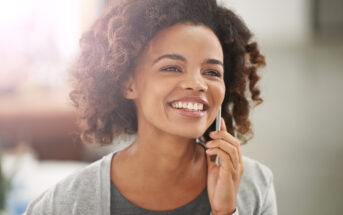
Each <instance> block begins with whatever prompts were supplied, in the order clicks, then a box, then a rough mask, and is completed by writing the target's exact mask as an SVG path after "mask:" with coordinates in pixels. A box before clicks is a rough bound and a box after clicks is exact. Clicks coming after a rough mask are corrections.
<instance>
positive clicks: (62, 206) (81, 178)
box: [25, 155, 110, 215]
mask: <svg viewBox="0 0 343 215" xmlns="http://www.w3.org/2000/svg"><path fill="white" fill-rule="evenodd" d="M109 156H110V155H107V156H105V157H103V158H102V159H101V160H98V161H96V162H94V163H91V164H90V165H88V166H87V167H85V168H83V169H81V170H79V171H76V172H74V173H73V174H71V175H69V176H68V177H66V178H65V179H63V180H62V181H60V182H58V183H57V184H56V185H55V186H53V187H51V188H50V189H48V190H47V191H45V192H44V193H42V194H41V195H40V196H39V197H37V198H36V199H35V200H33V201H32V202H31V203H30V204H29V206H28V207H27V210H26V213H25V214H27V215H31V214H74V212H75V209H77V211H78V212H77V214H81V213H80V212H82V211H83V210H89V208H90V207H91V208H92V210H94V211H98V210H101V208H100V205H101V204H99V203H100V202H101V201H103V200H105V199H106V193H104V192H102V188H103V187H104V186H107V183H106V180H103V179H104V178H106V177H107V174H108V178H109V171H106V170H107V167H108V168H109V165H110V161H109V160H110V159H109ZM104 170H105V171H104ZM109 183H110V181H108V186H109V185H110V184H109ZM108 198H109V194H108ZM72 211H73V212H72Z"/></svg>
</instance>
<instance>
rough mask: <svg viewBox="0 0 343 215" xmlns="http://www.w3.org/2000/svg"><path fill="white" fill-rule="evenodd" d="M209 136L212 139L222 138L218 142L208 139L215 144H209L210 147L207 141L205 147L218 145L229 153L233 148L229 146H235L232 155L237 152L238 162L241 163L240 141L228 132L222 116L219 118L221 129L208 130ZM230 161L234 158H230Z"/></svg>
mask: <svg viewBox="0 0 343 215" xmlns="http://www.w3.org/2000/svg"><path fill="white" fill-rule="evenodd" d="M210 137H211V138H212V139H214V140H222V141H220V142H215V141H210V142H214V143H216V144H213V145H212V144H211V145H212V147H210V145H209V143H210V142H209V143H207V144H206V147H208V148H214V147H219V148H221V149H222V150H224V151H225V152H226V153H228V154H230V151H232V150H233V149H232V148H231V147H230V145H231V146H232V147H234V148H235V152H234V153H232V157H234V156H235V155H236V154H237V159H238V162H239V163H241V164H243V161H242V153H241V148H240V142H239V140H237V139H236V138H235V137H233V136H232V135H231V134H230V133H229V132H227V128H226V124H225V121H224V119H223V118H221V130H220V131H213V132H210ZM232 162H234V158H232Z"/></svg>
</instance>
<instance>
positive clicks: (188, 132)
mask: <svg viewBox="0 0 343 215" xmlns="http://www.w3.org/2000/svg"><path fill="white" fill-rule="evenodd" d="M205 131H206V129H201V130H197V129H194V130H193V129H184V130H182V131H179V132H175V134H176V135H177V136H181V137H185V138H189V139H196V138H198V137H201V136H202V135H203V134H204V133H205Z"/></svg>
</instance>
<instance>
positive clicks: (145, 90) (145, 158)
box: [111, 23, 243, 214]
mask: <svg viewBox="0 0 343 215" xmlns="http://www.w3.org/2000/svg"><path fill="white" fill-rule="evenodd" d="M170 54H173V56H174V57H170ZM165 55H168V56H167V57H166V56H165ZM161 56H165V57H162V58H161ZM175 56H177V57H175ZM180 56H181V57H180ZM208 59H211V61H208ZM222 63H223V52H222V47H221V45H220V42H219V40H218V38H217V37H216V35H215V34H214V33H213V32H212V31H211V30H210V29H209V28H207V27H205V26H201V25H197V26H195V25H191V24H188V23H186V24H176V25H173V26H171V27H169V28H167V29H164V30H161V31H160V32H158V33H157V34H156V36H155V37H154V38H153V39H152V40H151V41H150V42H149V44H148V46H147V47H146V49H145V51H144V52H143V53H142V54H141V56H140V57H139V59H138V62H137V64H136V69H135V72H134V75H133V76H132V77H131V78H129V80H128V81H127V82H126V83H125V84H124V86H125V87H124V90H123V93H124V95H125V97H126V98H127V99H131V100H133V101H134V103H135V105H136V109H137V118H138V132H137V139H136V141H135V142H134V143H133V144H132V145H130V146H129V147H128V148H126V149H124V150H122V151H120V152H117V153H116V155H115V156H114V157H113V160H112V165H111V180H112V181H113V183H114V184H115V185H116V187H117V188H118V189H119V191H120V192H121V193H122V194H123V195H124V196H125V197H126V198H127V199H128V200H129V201H131V202H133V203H134V204H136V205H137V206H139V207H142V208H145V209H148V210H153V211H168V210H173V209H176V208H179V207H181V206H183V205H185V204H187V203H189V202H191V201H192V200H194V199H195V198H196V197H197V196H198V195H199V194H200V193H201V192H203V190H204V189H205V188H206V187H207V190H208V194H209V200H210V204H211V208H212V213H213V214H231V213H233V211H234V210H235V208H236V196H237V192H238V187H239V182H240V178H241V175H242V173H243V164H242V158H241V152H240V148H239V142H238V140H236V139H235V138H234V137H233V136H231V135H230V134H229V133H228V132H227V131H226V127H225V123H224V121H222V130H221V131H220V132H217V133H216V134H211V138H213V140H212V141H210V143H208V144H207V146H208V148H209V149H208V150H207V151H206V153H205V152H204V149H203V148H202V147H201V146H199V145H198V144H195V138H197V137H200V136H202V135H203V133H204V132H205V131H206V129H207V128H208V127H209V126H210V125H211V124H212V123H213V121H214V120H215V117H216V115H217V113H218V111H219V108H220V105H221V103H222V101H223V99H224V96H225V84H224V70H223V66H222V65H221V64H222ZM184 96H195V97H201V98H203V99H205V100H207V102H208V105H209V106H208V109H207V110H206V112H205V114H204V115H203V116H202V117H200V118H193V117H185V116H183V115H180V114H179V113H178V112H176V111H175V110H174V109H172V108H171V106H170V104H169V102H171V101H173V100H175V99H178V98H181V97H184ZM214 154H217V155H218V156H219V157H221V159H222V165H221V166H220V167H219V166H217V165H216V163H215V162H212V161H210V155H214ZM161 190H163V192H161Z"/></svg>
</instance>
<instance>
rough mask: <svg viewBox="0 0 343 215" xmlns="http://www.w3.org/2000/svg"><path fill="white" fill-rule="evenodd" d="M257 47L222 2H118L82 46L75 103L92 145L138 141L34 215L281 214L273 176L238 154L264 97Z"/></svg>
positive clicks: (56, 191)
mask: <svg viewBox="0 0 343 215" xmlns="http://www.w3.org/2000/svg"><path fill="white" fill-rule="evenodd" d="M250 39H251V33H250V32H249V30H248V29H247V28H246V27H245V25H244V24H243V22H242V21H241V20H240V19H239V18H238V17H237V16H236V15H235V14H234V13H232V12H231V11H230V10H228V9H225V8H223V7H220V6H218V5H217V4H216V1H214V0H199V1H191V0H141V1H136V0H123V1H119V2H118V3H117V4H116V5H114V6H113V8H111V9H110V10H108V11H107V12H106V13H105V14H104V15H103V16H102V17H101V18H100V19H99V20H98V21H97V22H96V23H95V24H94V25H93V26H92V27H91V29H90V30H89V31H88V32H86V33H85V34H84V35H83V37H82V38H81V56H80V59H79V60H78V61H77V63H76V64H75V66H74V68H73V70H72V76H73V78H74V90H73V91H72V92H71V94H70V95H71V98H72V100H73V101H74V104H75V106H76V107H77V108H78V109H79V111H80V113H81V125H82V129H83V130H82V139H83V140H84V142H85V143H93V142H97V143H99V144H103V145H104V144H109V143H112V141H113V139H116V138H117V137H118V136H119V135H121V134H123V133H126V134H133V133H134V134H136V135H137V138H136V139H135V141H134V142H133V143H132V144H131V145H130V146H129V147H127V148H125V149H123V150H120V151H119V150H116V151H114V152H112V153H110V154H109V155H108V156H106V157H104V158H103V159H101V160H99V161H97V162H95V163H93V164H92V165H90V166H89V167H87V168H85V169H84V170H82V171H80V172H77V173H75V174H73V175H71V176H70V177H68V178H66V179H65V180H63V181H61V182H60V183H58V184H57V185H56V186H54V187H53V188H51V189H49V190H48V191H46V192H45V193H44V194H42V195H41V196H40V197H38V198H37V199H36V200H35V201H33V202H32V203H31V204H30V205H29V207H28V209H27V214H46V213H47V214H105V215H109V214H200V215H202V214H207V215H208V214H210V213H212V214H213V215H214V214H238V213H239V214H276V213H277V211H276V201H275V192H274V186H273V180H272V173H271V171H270V170H269V169H268V167H266V166H264V165H263V164H260V163H259V162H257V161H254V160H251V159H249V158H247V157H244V156H242V154H241V150H240V142H242V143H245V142H247V141H248V139H249V134H251V133H252V131H251V129H250V122H249V119H248V115H249V105H250V104H249V102H248V96H247V92H248V91H249V92H250V96H251V101H252V102H254V103H255V104H258V103H260V102H261V101H262V99H261V98H260V97H259V93H260V92H259V90H258V89H257V88H256V83H257V81H258V79H259V76H258V75H257V74H256V73H257V69H258V67H260V66H262V65H264V57H263V56H262V55H261V54H260V53H259V50H258V48H257V45H256V43H251V41H250ZM221 108H222V110H223V111H222V113H223V118H222V119H221V122H220V124H221V129H220V130H219V131H216V132H213V130H214V128H213V127H214V124H215V123H214V120H215V119H216V116H217V114H218V112H219V110H220V109H221ZM218 122H219V121H218ZM250 138H251V137H250ZM199 142H202V144H201V145H200V144H197V143H199ZM205 142H206V144H205ZM203 147H204V148H203ZM213 156H217V157H218V160H219V158H220V161H221V162H220V163H218V165H217V164H216V163H215V162H213V161H212V159H211V158H212V157H213ZM243 172H244V175H243Z"/></svg>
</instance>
